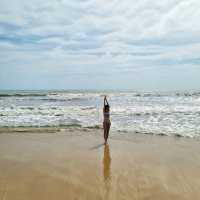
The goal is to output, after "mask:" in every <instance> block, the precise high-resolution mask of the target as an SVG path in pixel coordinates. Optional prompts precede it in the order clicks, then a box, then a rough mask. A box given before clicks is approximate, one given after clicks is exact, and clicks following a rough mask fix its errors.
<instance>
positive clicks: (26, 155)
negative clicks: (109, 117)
mask: <svg viewBox="0 0 200 200" xmlns="http://www.w3.org/2000/svg"><path fill="white" fill-rule="evenodd" d="M199 142H200V141H198V140H196V139H188V138H174V137H164V136H148V135H139V134H138V135H134V136H133V135H130V134H129V135H128V134H124V133H120V135H119V134H118V135H117V136H116V133H113V132H111V138H110V139H109V144H108V145H106V146H104V145H103V140H102V132H101V131H100V130H99V131H97V130H91V131H79V130H77V131H70V130H68V131H64V132H61V133H39V134H36V133H3V134H0V200H32V199H34V200H40V199H41V200H46V199H48V200H57V199H59V200H62V199H65V200H71V199H74V200H75V199H81V200H98V199H113V200H117V199H120V200H121V199H126V200H129V199H131V200H134V199H135V200H137V199H138V200H144V199H145V200H147V199H148V200H151V199H152V200H157V199H159V200H160V199H162V200H166V199H170V200H173V199H176V200H178V199H180V200H185V199H188V200H191V199H200V155H199V153H200V145H199Z"/></svg>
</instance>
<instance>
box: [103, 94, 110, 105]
mask: <svg viewBox="0 0 200 200" xmlns="http://www.w3.org/2000/svg"><path fill="white" fill-rule="evenodd" d="M105 105H109V103H108V100H107V98H106V96H105V97H104V106H105Z"/></svg>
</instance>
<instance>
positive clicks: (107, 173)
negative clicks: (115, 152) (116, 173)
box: [103, 144, 111, 200]
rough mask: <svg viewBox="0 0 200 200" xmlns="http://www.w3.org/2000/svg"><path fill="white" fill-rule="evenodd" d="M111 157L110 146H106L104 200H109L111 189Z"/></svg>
mask: <svg viewBox="0 0 200 200" xmlns="http://www.w3.org/2000/svg"><path fill="white" fill-rule="evenodd" d="M110 165H111V157H110V151H109V146H108V144H105V146H104V157H103V176H104V184H105V196H104V199H105V200H108V199H109V196H110V195H109V194H110V189H111V170H110Z"/></svg>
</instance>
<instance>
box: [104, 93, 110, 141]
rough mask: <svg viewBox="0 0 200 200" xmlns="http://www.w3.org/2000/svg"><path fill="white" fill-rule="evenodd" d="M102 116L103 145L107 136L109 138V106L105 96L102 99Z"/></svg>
mask: <svg viewBox="0 0 200 200" xmlns="http://www.w3.org/2000/svg"><path fill="white" fill-rule="evenodd" d="M103 116H104V120H103V129H104V140H105V144H106V143H107V139H108V136H109V131H110V125H111V122H110V106H109V104H108V100H107V98H106V96H105V97H104V107H103Z"/></svg>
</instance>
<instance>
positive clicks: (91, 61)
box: [0, 0, 200, 90]
mask: <svg viewBox="0 0 200 200" xmlns="http://www.w3.org/2000/svg"><path fill="white" fill-rule="evenodd" d="M199 21H200V1H199V0H123V1H121V0H109V1H108V0H54V1H53V0H48V1H44V0H29V1H27V0H14V1H13V0H0V89H134V90H174V89H175V90H188V89H200V22H199Z"/></svg>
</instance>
